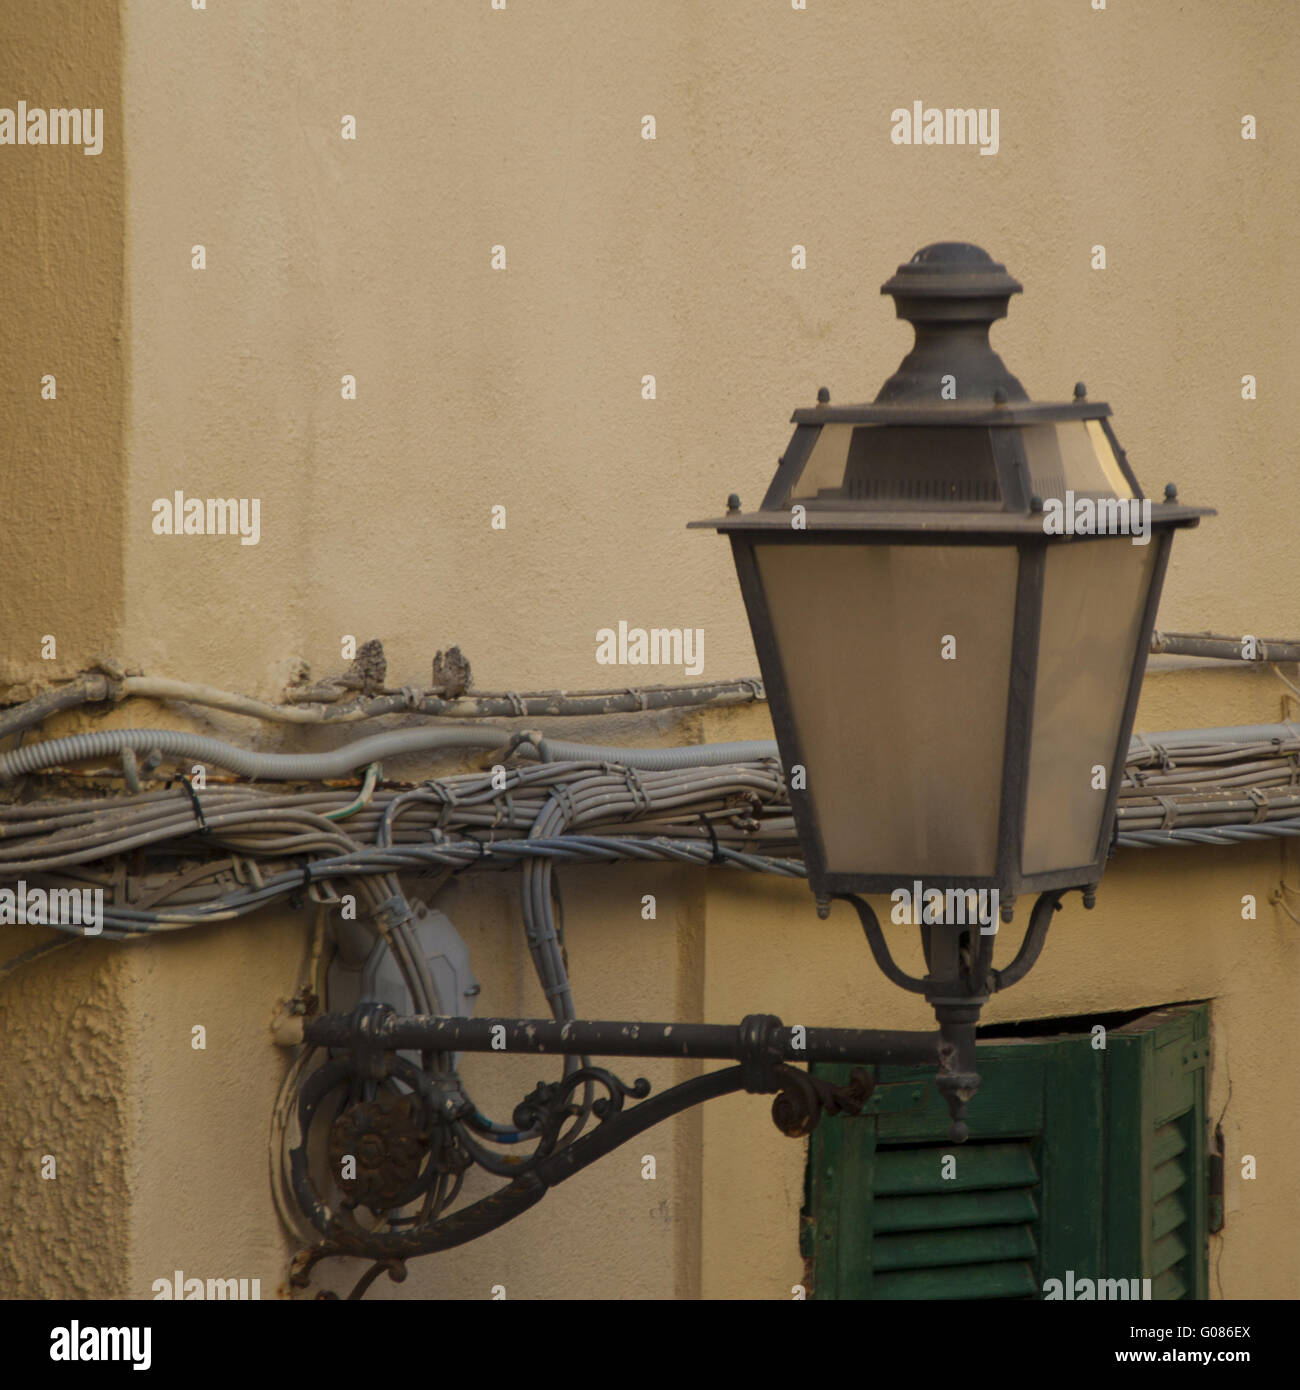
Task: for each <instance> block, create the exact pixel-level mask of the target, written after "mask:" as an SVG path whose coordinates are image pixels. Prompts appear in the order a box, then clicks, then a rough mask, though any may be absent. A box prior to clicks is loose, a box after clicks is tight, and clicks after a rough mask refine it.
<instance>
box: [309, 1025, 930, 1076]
mask: <svg viewBox="0 0 1300 1390" xmlns="http://www.w3.org/2000/svg"><path fill="white" fill-rule="evenodd" d="M303 1040H304V1041H305V1042H306V1043H308V1044H310V1045H312V1046H315V1047H351V1046H354V1045H355V1044H356V1043H357V1042H358V1041H359V1040H361V1039H360V1032H359V1029H358V1026H357V1023H356V1020H355V1019H354V1017H353V1016H352V1015H351V1014H321V1015H320V1016H319V1017H318V1018H311V1019H308V1020H307V1021H306V1023H305V1024H304V1027H303ZM364 1041H365V1042H366V1043H368V1044H369V1045H370V1046H372V1047H379V1048H381V1049H383V1050H385V1051H413V1052H415V1051H418V1052H514V1053H519V1052H540V1053H556V1054H560V1055H568V1056H572V1057H578V1056H582V1057H698V1058H703V1059H713V1060H717V1061H739V1060H743V1059H744V1058H745V1057H747V1056H748V1055H749V1050H750V1049H749V1048H748V1047H747V1044H746V1038H745V1035H744V1024H740V1025H735V1024H722V1023H630V1022H621V1021H607V1020H598V1021H587V1020H573V1021H570V1022H565V1023H557V1022H555V1021H554V1020H552V1019H541V1018H440V1017H437V1016H434V1015H432V1014H415V1015H412V1016H409V1017H401V1018H399V1017H397V1016H396V1015H394V1014H389V1015H388V1016H387V1017H386V1018H384V1019H383V1020H382V1021H381V1022H379V1023H377V1024H376V1025H375V1027H374V1029H373V1030H372V1031H371V1032H370V1033H369V1034H368V1036H367V1037H366V1038H365V1039H364ZM766 1041H767V1045H768V1046H769V1047H770V1048H771V1049H772V1051H773V1052H774V1053H775V1055H776V1056H778V1057H779V1058H780V1059H781V1060H783V1061H789V1062H860V1063H866V1064H873V1063H878V1064H882V1065H898V1066H911V1065H915V1064H921V1065H931V1066H933V1065H935V1064H936V1063H937V1061H938V1049H939V1035H938V1033H935V1032H929V1033H918V1032H897V1031H882V1030H879V1029H866V1028H801V1027H788V1026H786V1025H785V1024H782V1023H781V1022H780V1020H779V1019H778V1020H775V1022H774V1026H773V1027H772V1028H771V1029H770V1030H768V1031H767V1037H766Z"/></svg>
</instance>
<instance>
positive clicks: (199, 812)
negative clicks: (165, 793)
mask: <svg viewBox="0 0 1300 1390" xmlns="http://www.w3.org/2000/svg"><path fill="white" fill-rule="evenodd" d="M178 780H179V782H180V784H181V786H182V787H184V788H185V790H186V791H187V792H189V794H190V801H191V802H192V803H193V805H194V815H195V818H196V819H197V820H198V823H199V834H200V835H210V834H211V833H212V831H211V830H210V829H209V828H208V823H207V821H206V820H204V819H203V807H202V806H200V805H199V794H198V792H196V791H195V790H194V787H193V785H192V784H191V782H190V779H189V778H188V777H181V778H179V779H178ZM167 789H168V790H170V789H171V779H168V782H167Z"/></svg>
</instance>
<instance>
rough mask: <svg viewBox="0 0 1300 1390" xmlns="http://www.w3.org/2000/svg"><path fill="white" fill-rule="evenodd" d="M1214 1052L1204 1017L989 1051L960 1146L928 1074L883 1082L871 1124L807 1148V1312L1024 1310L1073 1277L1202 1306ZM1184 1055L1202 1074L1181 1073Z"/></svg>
mask: <svg viewBox="0 0 1300 1390" xmlns="http://www.w3.org/2000/svg"><path fill="white" fill-rule="evenodd" d="M1207 1036H1208V1020H1207V1018H1206V1014H1205V1010H1204V1008H1200V1009H1190V1010H1176V1011H1162V1012H1161V1013H1159V1014H1152V1015H1146V1016H1145V1017H1144V1018H1142V1019H1139V1020H1137V1021H1136V1022H1134V1023H1132V1024H1130V1025H1128V1026H1127V1027H1125V1028H1123V1029H1117V1030H1115V1031H1114V1032H1112V1033H1111V1034H1110V1035H1109V1038H1108V1043H1109V1046H1108V1047H1107V1048H1106V1049H1105V1050H1100V1049H1094V1048H1093V1047H1092V1045H1091V1039H1090V1037H1088V1036H1077V1037H1058V1038H1050V1039H1042V1040H1037V1039H1018V1040H1016V1041H1013V1042H998V1043H981V1044H980V1045H979V1053H980V1072H981V1076H982V1078H983V1080H982V1084H981V1087H980V1092H979V1095H978V1097H977V1099H976V1101H975V1103H974V1104H973V1105H972V1107H971V1111H970V1115H969V1119H970V1124H971V1135H972V1137H971V1139H970V1140H969V1141H968V1142H967V1143H965V1144H951V1143H949V1142H947V1140H946V1134H947V1128H948V1112H947V1107H946V1105H945V1104H944V1102H943V1099H942V1097H941V1096H940V1095H939V1094H938V1091H937V1089H936V1087H935V1084H934V1076H933V1073H931V1072H927V1071H926V1070H925V1069H923V1068H904V1067H882V1068H881V1069H880V1084H879V1085H878V1086H877V1088H876V1092H875V1094H874V1096H873V1097H872V1100H871V1102H870V1105H869V1106H868V1109H867V1111H866V1112H865V1113H864V1114H863V1115H862V1116H861V1117H859V1118H857V1119H851V1118H849V1117H844V1116H837V1117H829V1118H827V1119H824V1120H823V1121H822V1123H821V1125H820V1126H819V1127H818V1129H817V1131H816V1133H815V1134H814V1136H813V1141H812V1144H811V1147H810V1154H809V1165H808V1179H807V1201H806V1207H805V1212H804V1221H803V1227H802V1232H801V1243H802V1247H803V1253H804V1255H805V1257H806V1258H807V1260H808V1262H809V1266H810V1272H809V1276H808V1278H809V1281H810V1283H811V1287H812V1291H813V1297H815V1298H875V1299H895V1298H923V1299H941V1298H962V1299H966V1298H1017V1297H1019V1298H1026V1297H1028V1298H1034V1297H1041V1292H1042V1288H1043V1282H1044V1280H1045V1279H1048V1278H1061V1279H1064V1277H1065V1272H1066V1271H1067V1270H1073V1271H1074V1272H1075V1275H1076V1277H1077V1278H1084V1277H1086V1278H1091V1279H1097V1278H1121V1277H1122V1278H1132V1277H1148V1278H1152V1279H1153V1294H1154V1295H1155V1296H1156V1297H1161V1296H1164V1297H1179V1296H1188V1297H1198V1296H1202V1295H1200V1294H1198V1293H1197V1292H1196V1289H1197V1288H1198V1287H1203V1283H1204V1265H1205V1261H1204V1196H1203V1194H1204V1191H1205V1181H1204V1178H1205V1171H1204V1128H1205V1127H1204V1087H1203V1078H1204V1059H1205V1055H1206V1051H1207V1046H1206V1042H1205V1039H1206V1038H1207ZM1192 1051H1196V1052H1197V1054H1198V1055H1197V1056H1196V1057H1192V1058H1190V1062H1191V1063H1198V1062H1199V1064H1200V1065H1199V1068H1198V1067H1197V1066H1195V1065H1185V1064H1184V1063H1183V1061H1182V1058H1183V1056H1184V1054H1187V1053H1190V1052H1192ZM815 1070H816V1072H817V1074H818V1075H819V1076H824V1077H826V1078H827V1079H828V1080H833V1081H841V1082H842V1081H844V1080H846V1079H847V1072H848V1070H849V1069H848V1068H846V1067H838V1066H818V1067H816V1068H815ZM946 1155H951V1156H952V1159H953V1160H954V1162H955V1173H954V1176H953V1177H951V1178H945V1177H944V1176H943V1171H944V1170H943V1166H942V1164H943V1159H944V1157H945V1156H946ZM1198 1194H1199V1195H1198ZM1198 1252H1199V1253H1198ZM1112 1266H1113V1267H1112ZM1139 1271H1141V1274H1140V1275H1139ZM1198 1278H1199V1279H1200V1280H1201V1284H1200V1285H1198V1284H1197V1279H1198Z"/></svg>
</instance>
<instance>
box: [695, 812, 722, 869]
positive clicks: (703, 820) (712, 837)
mask: <svg viewBox="0 0 1300 1390" xmlns="http://www.w3.org/2000/svg"><path fill="white" fill-rule="evenodd" d="M700 824H701V825H702V826H703V827H704V828H705V830H707V831H708V832H709V842H710V844H712V846H713V857H712V858H711V859H710V860H709V863H710V864H725V863H726V862H727V861H726V860H725V859H724V858H723V857H722V851H721V850H720V849H719V848H718V832H717V831H716V830H715V829H714V828H713V822H712V821H711V820H710V819H709V818H708V816H706V815H705V814H704V812H703V811H701V812H700Z"/></svg>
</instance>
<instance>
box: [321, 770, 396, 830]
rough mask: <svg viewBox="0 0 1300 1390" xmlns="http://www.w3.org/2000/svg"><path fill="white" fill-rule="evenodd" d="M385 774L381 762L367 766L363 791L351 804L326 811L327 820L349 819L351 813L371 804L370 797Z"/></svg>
mask: <svg viewBox="0 0 1300 1390" xmlns="http://www.w3.org/2000/svg"><path fill="white" fill-rule="evenodd" d="M383 775H384V769H383V765H382V764H381V763H371V764H370V766H369V767H367V768H366V780H365V781H364V782H363V783H362V784H361V791H360V793H359V794H358V796H357V799H356V800H355V801H354V802H352V804H351V805H350V806H344V807H343V808H342V810H339V811H326V812H325V819H326V820H347V818H348V817H349V816H351V815H354V814H355V813H356V812H357V811H359V810H361V808H362V807H363V806H369V805H370V798H371V797H372V796H374V794H375V788H376V787H377V786H378V785H379V779H380V778H381V777H382V776H383Z"/></svg>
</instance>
